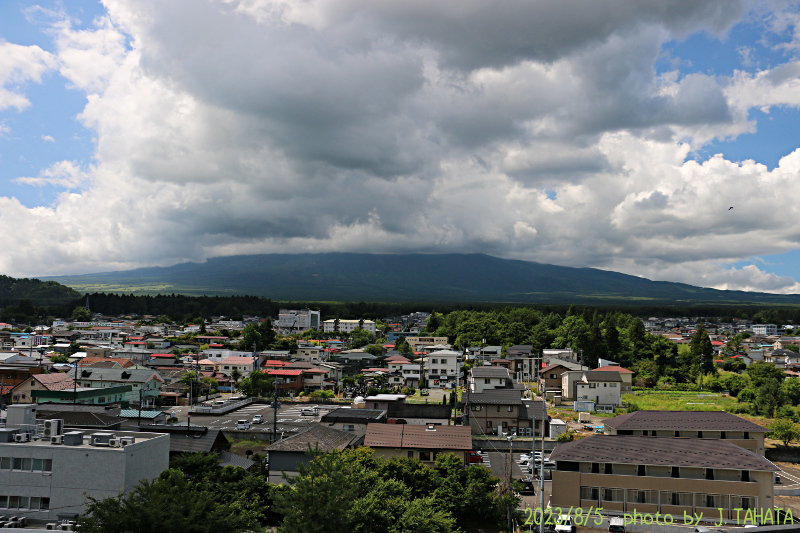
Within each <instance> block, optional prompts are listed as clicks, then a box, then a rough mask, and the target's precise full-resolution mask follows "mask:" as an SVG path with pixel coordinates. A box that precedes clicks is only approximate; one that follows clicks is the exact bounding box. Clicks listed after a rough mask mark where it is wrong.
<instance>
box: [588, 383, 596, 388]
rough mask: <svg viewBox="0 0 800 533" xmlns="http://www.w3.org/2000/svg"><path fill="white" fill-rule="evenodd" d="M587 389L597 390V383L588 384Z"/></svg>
mask: <svg viewBox="0 0 800 533" xmlns="http://www.w3.org/2000/svg"><path fill="white" fill-rule="evenodd" d="M589 388H590V389H596V388H597V383H589Z"/></svg>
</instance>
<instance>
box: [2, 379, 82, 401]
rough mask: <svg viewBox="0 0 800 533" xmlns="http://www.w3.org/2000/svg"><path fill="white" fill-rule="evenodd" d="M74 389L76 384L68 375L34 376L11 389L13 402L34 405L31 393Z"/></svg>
mask: <svg viewBox="0 0 800 533" xmlns="http://www.w3.org/2000/svg"><path fill="white" fill-rule="evenodd" d="M74 388H75V382H74V381H73V380H72V378H71V377H69V376H68V375H66V374H61V373H52V374H32V375H31V376H30V377H29V378H27V379H26V380H25V381H23V382H21V383H19V384H18V385H16V386H15V387H14V388H13V389H11V401H12V402H13V403H23V404H29V403H34V399H33V395H32V394H31V393H32V392H33V391H35V390H49V391H60V390H64V389H68V390H70V391H72V390H73V389H74Z"/></svg>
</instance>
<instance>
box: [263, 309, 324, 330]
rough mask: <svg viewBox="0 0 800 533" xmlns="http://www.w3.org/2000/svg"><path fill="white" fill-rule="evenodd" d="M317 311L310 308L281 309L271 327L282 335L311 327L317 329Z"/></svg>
mask: <svg viewBox="0 0 800 533" xmlns="http://www.w3.org/2000/svg"><path fill="white" fill-rule="evenodd" d="M319 326H320V314H319V311H312V310H311V309H308V308H306V309H281V310H280V311H279V312H278V319H277V320H276V321H275V322H273V323H272V328H273V329H274V330H275V331H277V332H278V333H280V334H282V335H287V334H290V333H298V332H300V331H306V330H308V329H313V330H316V331H319Z"/></svg>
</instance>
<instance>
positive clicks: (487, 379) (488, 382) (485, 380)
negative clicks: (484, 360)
mask: <svg viewBox="0 0 800 533" xmlns="http://www.w3.org/2000/svg"><path fill="white" fill-rule="evenodd" d="M491 382H492V380H491V379H489V378H483V383H484V384H486V385H489V384H490V383H491Z"/></svg>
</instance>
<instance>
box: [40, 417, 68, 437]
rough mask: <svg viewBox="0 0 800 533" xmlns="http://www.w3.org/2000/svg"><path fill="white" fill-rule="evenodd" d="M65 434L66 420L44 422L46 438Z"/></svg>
mask: <svg viewBox="0 0 800 533" xmlns="http://www.w3.org/2000/svg"><path fill="white" fill-rule="evenodd" d="M63 432H64V420H62V419H53V420H45V421H44V436H45V437H54V436H56V435H61V434H62V433H63Z"/></svg>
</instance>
